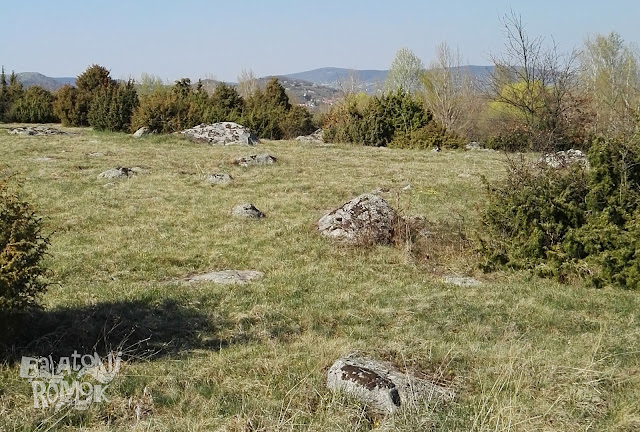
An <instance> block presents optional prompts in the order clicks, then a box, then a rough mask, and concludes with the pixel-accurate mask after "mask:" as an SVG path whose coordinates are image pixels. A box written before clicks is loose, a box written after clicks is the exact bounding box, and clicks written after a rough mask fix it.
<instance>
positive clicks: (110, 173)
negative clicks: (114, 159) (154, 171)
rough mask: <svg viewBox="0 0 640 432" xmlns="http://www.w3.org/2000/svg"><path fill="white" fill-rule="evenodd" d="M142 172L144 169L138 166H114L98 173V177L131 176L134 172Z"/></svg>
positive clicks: (116, 177) (110, 178) (111, 178)
mask: <svg viewBox="0 0 640 432" xmlns="http://www.w3.org/2000/svg"><path fill="white" fill-rule="evenodd" d="M144 172H146V170H144V169H142V168H140V167H132V168H127V167H116V168H111V169H108V170H106V171H103V172H101V173H100V174H98V178H99V179H107V180H113V179H121V178H127V177H132V176H134V175H136V174H142V173H144Z"/></svg>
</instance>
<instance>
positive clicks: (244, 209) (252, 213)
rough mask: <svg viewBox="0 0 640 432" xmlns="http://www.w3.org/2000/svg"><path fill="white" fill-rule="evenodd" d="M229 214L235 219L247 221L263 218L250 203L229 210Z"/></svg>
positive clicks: (262, 214)
mask: <svg viewBox="0 0 640 432" xmlns="http://www.w3.org/2000/svg"><path fill="white" fill-rule="evenodd" d="M231 214H232V215H233V216H235V217H243V218H249V219H261V218H263V217H265V215H264V213H262V212H261V211H260V210H258V209H257V208H256V207H255V206H254V205H253V204H251V203H244V204H240V205H237V206H235V207H234V208H233V210H231Z"/></svg>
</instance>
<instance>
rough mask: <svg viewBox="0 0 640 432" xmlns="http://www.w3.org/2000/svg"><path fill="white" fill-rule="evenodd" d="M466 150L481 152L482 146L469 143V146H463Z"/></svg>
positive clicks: (473, 142)
mask: <svg viewBox="0 0 640 432" xmlns="http://www.w3.org/2000/svg"><path fill="white" fill-rule="evenodd" d="M465 149H467V150H482V146H481V145H480V143H479V142H476V141H471V142H470V143H469V144H467V145H466V146H465Z"/></svg>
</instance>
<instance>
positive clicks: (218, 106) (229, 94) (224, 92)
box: [203, 83, 244, 123]
mask: <svg viewBox="0 0 640 432" xmlns="http://www.w3.org/2000/svg"><path fill="white" fill-rule="evenodd" d="M205 102H206V106H205V109H204V115H203V117H204V118H203V121H204V122H205V123H217V122H222V121H232V122H238V121H239V120H240V118H241V116H242V109H243V108H244V100H243V99H242V98H241V97H240V95H239V94H238V92H237V91H236V89H235V88H234V87H231V86H230V85H227V84H225V83H220V84H218V85H217V86H216V88H215V90H214V91H213V94H212V95H211V98H210V99H208V100H205Z"/></svg>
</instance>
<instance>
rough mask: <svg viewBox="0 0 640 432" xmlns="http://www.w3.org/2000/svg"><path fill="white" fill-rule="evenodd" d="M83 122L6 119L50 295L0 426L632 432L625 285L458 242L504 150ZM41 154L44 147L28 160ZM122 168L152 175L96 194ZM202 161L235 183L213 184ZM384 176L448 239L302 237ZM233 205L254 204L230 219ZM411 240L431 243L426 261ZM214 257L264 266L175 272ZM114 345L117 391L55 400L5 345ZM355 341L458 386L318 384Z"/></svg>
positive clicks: (215, 265) (637, 346)
mask: <svg viewBox="0 0 640 432" xmlns="http://www.w3.org/2000/svg"><path fill="white" fill-rule="evenodd" d="M75 132H77V134H76V135H73V136H69V137H16V136H8V135H5V134H4V133H3V131H2V130H0V146H1V147H2V149H3V151H2V154H1V155H0V163H2V164H3V165H5V167H6V170H7V171H11V172H12V173H13V175H14V176H15V178H17V179H19V180H21V182H22V184H23V191H24V193H25V195H26V196H27V197H28V199H29V200H30V201H32V202H33V203H35V204H36V205H37V207H38V208H39V211H40V213H41V214H42V215H44V216H45V217H46V220H47V224H48V227H49V228H50V229H51V230H52V231H55V235H54V236H53V239H52V246H51V249H50V257H49V258H48V260H47V264H48V266H49V267H50V268H51V270H52V280H53V281H54V282H55V284H54V285H52V287H51V288H50V290H49V292H48V293H47V295H46V296H45V297H44V298H43V301H44V305H45V307H46V310H45V311H44V312H41V313H40V314H38V315H36V316H34V317H33V319H32V321H31V322H30V323H29V325H27V326H25V330H24V332H23V333H22V334H21V335H19V336H18V337H16V339H15V341H14V342H15V346H14V347H13V350H10V351H8V352H7V355H10V356H12V357H11V358H9V357H8V358H7V359H6V361H5V363H4V364H3V365H2V366H1V369H0V429H2V430H42V431H44V430H74V429H82V430H92V431H101V430H105V431H106V430H123V431H124V430H140V431H142V430H145V431H146V430H154V431H155V430H157V431H174V430H175V431H178V430H180V431H195V430H235V431H248V430H253V431H260V430H264V431H271V430H306V431H325V430H341V431H364V430H371V429H372V428H379V429H380V430H460V431H468V430H478V431H488V430H492V431H534V430H535V431H538V430H560V431H584V430H619V431H631V430H637V429H638V428H639V427H640V413H639V412H638V406H640V383H639V382H638V372H639V371H640V361H639V360H638V359H639V356H638V352H640V340H639V338H638V320H639V319H640V315H638V310H640V300H639V299H638V296H637V294H635V293H633V292H624V291H612V290H599V291H596V290H592V289H587V288H584V287H582V286H580V285H572V286H564V285H559V284H557V283H554V282H549V281H545V280H540V279H537V278H533V277H530V276H528V275H526V274H520V273H516V274H514V273H500V274H493V275H482V274H479V273H477V271H476V270H474V268H475V267H474V263H473V255H472V254H470V253H468V248H463V249H464V251H463V253H462V254H460V253H458V251H457V249H456V247H455V244H456V243H455V241H454V240H455V239H456V238H458V237H456V235H457V234H456V233H457V232H458V231H460V230H459V229H458V228H463V229H464V231H465V232H464V233H463V234H464V235H465V236H467V237H470V236H471V234H472V233H473V231H472V230H473V229H474V226H475V225H474V224H475V223H476V221H477V219H476V218H477V216H476V212H475V210H474V206H475V205H481V204H482V199H483V198H482V197H483V195H482V186H481V183H480V181H479V177H478V176H479V175H480V174H484V175H486V176H487V177H488V178H490V179H495V178H498V177H499V176H501V175H503V173H504V161H503V158H502V156H501V155H500V154H496V153H484V152H477V153H471V152H468V153H465V152H442V153H439V154H436V153H430V152H416V151H402V150H389V149H379V148H362V147H353V146H334V147H313V146H307V145H301V144H298V143H294V142H266V143H263V144H261V145H259V148H257V149H254V150H248V149H247V148H244V147H227V148H214V147H208V146H204V145H200V144H196V143H191V142H188V141H185V140H182V139H180V138H179V137H173V136H170V137H159V136H155V137H149V138H146V139H142V140H133V139H132V138H130V137H128V136H125V135H117V134H106V133H97V132H93V131H90V130H86V129H79V130H76V131H75ZM96 152H99V153H101V155H99V156H97V155H95V154H94V155H92V154H93V153H96ZM252 152H255V153H262V152H269V153H272V154H273V155H274V156H276V157H278V163H277V164H275V165H273V166H268V167H254V168H240V167H237V166H235V165H233V164H232V163H231V161H232V160H233V159H235V158H237V157H240V156H244V155H246V154H249V153H252ZM42 156H47V157H51V158H54V159H55V161H53V162H42V161H36V160H35V158H37V157H42ZM115 166H140V167H142V168H145V169H147V170H148V172H147V173H146V174H140V175H137V176H134V177H132V178H130V179H127V180H120V181H116V182H114V184H113V185H112V186H111V187H104V184H105V183H107V181H104V180H98V179H97V175H98V174H99V173H100V172H101V171H104V170H106V169H108V168H111V167H115ZM213 172H228V173H230V174H231V175H232V176H233V177H234V182H233V183H231V184H230V185H227V186H211V185H208V184H206V182H205V178H206V176H207V175H208V174H210V173H213ZM460 174H463V175H462V176H459V175H460ZM408 184H410V185H411V188H410V190H409V191H404V190H403V188H404V187H405V186H406V185H408ZM378 187H385V188H389V189H390V192H389V193H388V195H387V197H386V198H388V200H389V202H390V203H391V204H392V205H394V206H395V207H396V208H398V209H399V210H400V212H401V214H403V216H412V215H418V216H422V217H423V218H424V220H426V221H429V223H428V224H429V226H431V227H436V228H439V229H435V230H432V232H434V233H436V235H439V236H440V237H438V238H440V239H441V241H440V243H437V242H436V243H429V242H425V243H421V244H419V242H418V241H415V238H414V240H413V241H412V242H410V243H406V242H405V243H402V244H403V245H404V246H405V247H393V246H376V247H369V248H344V247H335V246H334V245H333V244H331V243H330V242H329V241H328V240H326V239H324V238H322V237H321V236H319V235H318V234H317V233H316V232H315V231H314V228H313V225H314V223H315V221H317V220H318V218H319V217H320V216H321V215H322V214H323V212H324V211H326V210H329V209H332V208H334V207H336V206H338V205H340V204H342V203H343V202H345V201H346V200H348V199H350V198H352V197H354V196H356V195H359V194H361V193H364V192H369V191H372V190H374V189H376V188H378ZM242 202H252V203H254V204H255V205H256V207H258V208H259V209H261V210H262V211H264V212H265V213H266V215H267V217H266V218H265V219H264V220H261V221H247V220H237V219H233V218H231V217H230V212H231V208H232V207H233V206H234V205H236V204H239V203H242ZM462 221H464V222H462ZM469 231H471V232H469ZM438 233H439V234H438ZM459 238H460V239H462V238H463V236H460V237H459ZM423 240H424V239H422V240H420V242H422V241H423ZM461 241H462V240H461ZM439 245H440V246H439ZM451 245H454V247H452V246H451ZM407 248H409V249H411V250H410V251H409V252H408V251H407ZM415 248H426V250H427V253H431V254H432V255H434V256H437V265H436V266H435V267H437V269H436V271H435V272H434V271H433V269H432V268H429V265H428V264H425V263H424V260H421V259H416V258H415V257H416V254H415V253H414V252H415ZM429 248H431V249H430V250H429ZM420 250H421V251H422V249H420ZM419 256H422V255H419ZM227 268H233V269H256V270H260V271H263V272H264V273H265V275H266V276H265V278H264V279H262V280H260V281H257V282H254V283H251V284H248V285H244V286H220V285H215V284H210V283H202V284H198V285H180V284H175V283H173V282H172V281H173V280H175V279H176V278H180V277H182V276H183V275H186V274H191V273H194V272H200V271H208V270H218V269H227ZM445 272H456V273H465V274H472V273H473V274H474V275H475V276H476V277H478V278H479V279H481V280H483V281H484V284H483V285H482V286H479V287H456V286H449V285H445V284H443V283H442V282H441V280H440V275H441V274H443V273H445ZM119 344H123V345H124V346H125V347H126V348H127V354H128V356H127V359H126V362H125V365H124V367H123V370H122V373H121V374H120V376H119V377H118V378H116V380H115V381H114V382H113V383H112V385H111V387H110V388H109V392H108V395H109V397H110V399H111V401H110V402H109V403H106V404H101V405H94V406H92V407H91V408H90V410H89V411H87V412H84V413H77V412H68V413H58V414H54V413H53V412H49V411H40V410H35V409H33V408H32V407H31V406H30V404H31V403H32V398H31V392H30V391H31V389H30V386H29V384H28V383H27V382H25V381H24V380H22V379H20V378H19V377H18V365H17V364H16V363H15V362H13V361H12V358H13V359H15V358H17V357H19V356H20V355H28V354H31V355H47V354H49V353H50V352H56V353H59V354H61V355H70V354H71V353H70V352H68V351H69V350H71V351H73V349H77V350H78V351H81V350H85V351H88V350H90V349H92V348H94V347H95V348H96V349H98V351H99V352H105V350H106V349H108V348H114V347H116V346H117V345H119ZM352 351H362V352H364V353H367V354H369V355H372V356H377V357H381V358H384V359H388V360H391V361H394V362H395V363H396V364H407V365H410V367H411V368H414V369H417V370H420V371H422V372H424V373H425V374H427V375H429V376H436V377H438V376H439V377H442V378H443V379H445V380H447V381H448V382H452V383H454V384H455V386H456V390H457V393H458V395H459V396H458V398H457V399H456V401H455V402H454V403H452V404H450V405H447V406H441V407H433V406H419V407H410V408H409V409H407V410H406V411H404V412H402V413H400V414H399V415H398V416H396V417H394V418H391V419H386V420H383V421H382V422H380V423H374V422H372V421H371V420H370V419H368V418H367V417H366V415H364V413H363V410H362V409H361V407H359V406H358V405H357V404H356V403H354V401H352V400H349V399H348V398H345V397H343V396H341V395H333V394H331V393H329V392H327V390H326V388H325V378H326V369H327V368H328V367H329V366H330V365H331V363H332V362H333V361H334V360H335V359H336V358H337V357H339V356H340V355H342V354H345V353H348V352H352Z"/></svg>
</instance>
